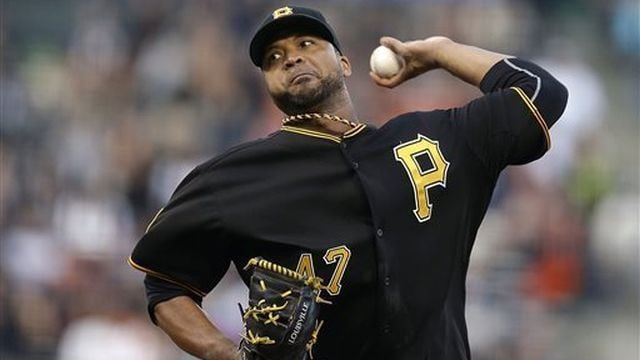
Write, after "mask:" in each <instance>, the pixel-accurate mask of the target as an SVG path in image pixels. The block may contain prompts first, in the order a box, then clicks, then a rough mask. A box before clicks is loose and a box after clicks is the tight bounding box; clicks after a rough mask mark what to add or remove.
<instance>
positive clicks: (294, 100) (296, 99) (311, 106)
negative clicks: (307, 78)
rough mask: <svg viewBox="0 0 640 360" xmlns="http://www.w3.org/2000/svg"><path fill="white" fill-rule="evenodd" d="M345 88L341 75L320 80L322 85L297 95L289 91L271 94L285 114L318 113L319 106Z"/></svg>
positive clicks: (332, 75)
mask: <svg viewBox="0 0 640 360" xmlns="http://www.w3.org/2000/svg"><path fill="white" fill-rule="evenodd" d="M343 87H344V77H343V76H342V74H340V73H334V74H331V75H329V76H327V77H325V78H323V79H321V80H320V85H319V86H317V87H314V88H307V89H304V90H303V91H301V92H300V93H297V94H292V93H290V92H288V91H285V92H282V93H279V94H271V96H272V97H273V101H274V102H275V103H276V105H277V106H278V108H280V110H282V111H283V112H284V113H285V114H289V115H292V114H300V113H303V112H313V111H318V108H319V105H321V104H322V103H324V102H326V101H327V99H329V98H331V97H332V96H335V95H337V94H338V92H340V91H341V90H342V88H343Z"/></svg>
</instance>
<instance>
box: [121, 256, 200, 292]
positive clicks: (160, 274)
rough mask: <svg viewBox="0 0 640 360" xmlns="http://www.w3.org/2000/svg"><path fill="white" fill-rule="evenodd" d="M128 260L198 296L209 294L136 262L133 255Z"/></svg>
mask: <svg viewBox="0 0 640 360" xmlns="http://www.w3.org/2000/svg"><path fill="white" fill-rule="evenodd" d="M127 262H128V263H129V265H131V267H133V268H134V269H136V270H139V271H142V272H144V273H147V274H149V275H152V276H155V277H157V278H160V279H162V280H165V281H168V282H170V283H172V284H175V285H178V286H180V287H182V288H184V289H187V290H189V291H191V292H193V293H194V294H196V295H198V296H201V297H205V296H207V293H205V292H204V291H201V290H198V289H197V288H195V287H193V286H191V285H188V284H185V283H183V282H181V281H178V280H175V279H173V278H172V277H170V276H167V275H164V274H162V273H159V272H157V271H153V270H151V269H147V268H146V267H144V266H141V265H138V264H136V263H135V261H133V259H132V258H131V257H129V259H127Z"/></svg>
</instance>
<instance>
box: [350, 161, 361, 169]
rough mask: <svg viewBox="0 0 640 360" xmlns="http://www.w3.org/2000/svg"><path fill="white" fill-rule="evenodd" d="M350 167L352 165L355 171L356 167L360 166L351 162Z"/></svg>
mask: <svg viewBox="0 0 640 360" xmlns="http://www.w3.org/2000/svg"><path fill="white" fill-rule="evenodd" d="M351 165H353V168H354V169H357V168H358V166H360V165H359V164H358V163H357V162H356V161H354V162H352V163H351Z"/></svg>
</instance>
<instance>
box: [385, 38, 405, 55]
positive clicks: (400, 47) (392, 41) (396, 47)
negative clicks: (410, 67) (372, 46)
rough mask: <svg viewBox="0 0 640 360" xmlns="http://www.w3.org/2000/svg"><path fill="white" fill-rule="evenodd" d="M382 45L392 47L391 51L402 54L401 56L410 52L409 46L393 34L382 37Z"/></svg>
mask: <svg viewBox="0 0 640 360" xmlns="http://www.w3.org/2000/svg"><path fill="white" fill-rule="evenodd" d="M380 45H382V46H386V47H388V48H389V49H391V51H393V52H394V53H396V54H398V55H400V56H401V57H404V56H405V55H406V54H407V52H408V50H407V46H406V45H405V44H404V43H403V42H402V41H400V40H398V39H396V38H394V37H391V36H383V37H381V38H380Z"/></svg>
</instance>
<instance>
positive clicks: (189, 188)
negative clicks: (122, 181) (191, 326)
mask: <svg viewBox="0 0 640 360" xmlns="http://www.w3.org/2000/svg"><path fill="white" fill-rule="evenodd" d="M210 176H212V175H211V174H206V173H203V171H200V169H198V168H196V169H195V170H194V171H192V172H191V173H190V174H189V175H188V176H187V177H186V178H185V179H184V180H183V181H182V182H181V184H180V185H179V186H178V188H177V189H176V191H175V192H174V194H173V195H172V197H171V199H170V200H169V202H168V204H167V206H165V207H164V208H163V209H161V210H160V211H159V212H158V214H157V215H156V216H155V217H154V219H153V220H152V221H151V223H150V224H149V226H148V228H147V231H146V233H145V234H144V235H143V236H142V238H141V239H140V240H139V242H138V244H137V245H136V246H135V248H134V250H133V252H132V254H131V256H130V257H129V264H130V265H131V266H132V267H134V268H135V269H137V270H140V271H143V272H145V273H147V275H150V276H154V277H157V278H159V279H162V280H164V281H167V282H170V283H172V284H175V285H177V286H180V287H182V288H184V289H186V290H188V291H189V292H191V293H193V294H194V295H196V296H199V297H204V296H205V295H206V294H207V293H209V292H210V291H211V290H212V289H213V287H214V286H215V285H216V284H217V283H218V282H219V281H220V279H221V278H222V276H223V275H224V274H225V272H226V270H227V269H228V268H229V264H230V262H231V260H230V259H231V255H230V246H229V241H228V240H227V238H226V237H225V235H224V232H223V227H222V221H221V218H220V209H219V208H218V206H217V205H216V202H215V196H216V193H215V191H214V189H212V186H211V181H209V180H208V178H209V177H210Z"/></svg>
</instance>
